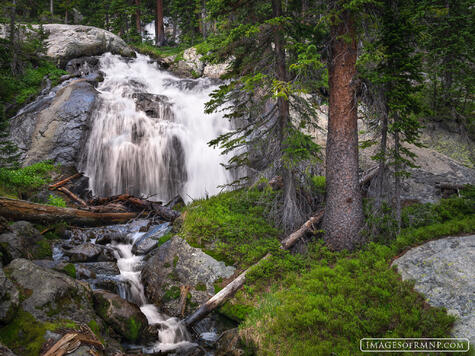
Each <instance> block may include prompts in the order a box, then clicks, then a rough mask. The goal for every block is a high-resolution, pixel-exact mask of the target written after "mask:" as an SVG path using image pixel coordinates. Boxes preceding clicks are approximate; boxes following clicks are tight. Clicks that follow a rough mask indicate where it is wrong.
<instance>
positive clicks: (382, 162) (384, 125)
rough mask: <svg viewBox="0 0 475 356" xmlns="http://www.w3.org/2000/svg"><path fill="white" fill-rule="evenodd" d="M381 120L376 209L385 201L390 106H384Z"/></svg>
mask: <svg viewBox="0 0 475 356" xmlns="http://www.w3.org/2000/svg"><path fill="white" fill-rule="evenodd" d="M382 114H383V117H382V120H381V147H380V151H379V154H380V157H379V164H378V176H377V178H376V179H377V181H376V188H377V190H376V209H379V208H380V207H381V205H382V201H383V185H384V174H385V173H386V150H387V141H388V107H387V104H386V105H385V107H384V113H382Z"/></svg>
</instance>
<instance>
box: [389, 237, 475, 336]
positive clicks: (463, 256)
mask: <svg viewBox="0 0 475 356" xmlns="http://www.w3.org/2000/svg"><path fill="white" fill-rule="evenodd" d="M393 265H394V266H397V270H398V272H399V273H400V274H401V276H402V279H403V280H414V281H415V285H414V288H415V289H416V290H417V291H418V292H420V293H422V294H423V295H424V296H425V297H426V298H427V299H426V300H427V302H428V303H429V304H430V305H432V306H436V307H444V308H446V309H447V311H448V313H449V314H452V315H455V316H456V317H457V320H456V322H455V325H454V328H453V330H452V335H453V336H454V337H466V338H468V339H469V340H470V342H471V343H472V344H473V343H475V235H471V236H459V237H447V238H443V239H440V240H434V241H430V242H427V243H425V244H423V245H421V246H418V247H415V248H413V249H411V250H409V251H408V252H406V253H405V254H404V255H403V256H401V257H399V258H398V259H396V260H395V261H394V262H393Z"/></svg>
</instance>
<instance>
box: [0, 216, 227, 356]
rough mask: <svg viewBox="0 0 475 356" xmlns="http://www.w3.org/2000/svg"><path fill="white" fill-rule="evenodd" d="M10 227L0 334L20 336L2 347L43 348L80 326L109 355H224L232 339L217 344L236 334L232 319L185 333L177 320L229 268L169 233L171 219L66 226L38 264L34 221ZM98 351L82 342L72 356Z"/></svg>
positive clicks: (1, 278) (0, 240)
mask: <svg viewBox="0 0 475 356" xmlns="http://www.w3.org/2000/svg"><path fill="white" fill-rule="evenodd" d="M9 229H10V231H6V232H4V233H3V234H1V235H0V246H1V248H0V250H1V252H2V262H3V268H2V269H0V284H1V287H2V288H1V289H0V336H2V340H6V339H8V335H7V334H8V333H10V334H12V335H13V334H16V335H17V336H24V339H23V340H22V341H21V343H19V342H17V341H15V340H11V342H10V343H9V344H8V346H10V347H11V348H12V349H13V351H16V352H18V353H19V354H23V353H26V354H27V353H28V352H26V349H28V348H31V347H36V348H37V350H38V351H39V350H41V348H42V347H43V351H45V348H47V347H51V346H52V345H54V343H55V342H57V341H58V340H60V339H61V338H62V337H63V335H65V334H66V333H67V332H68V331H69V332H71V330H75V331H77V330H78V329H80V328H81V327H82V328H85V329H87V330H89V331H92V332H94V333H95V334H96V335H97V337H98V339H99V340H102V342H103V344H104V345H105V346H106V348H105V350H104V352H105V354H107V355H109V354H110V355H120V354H123V353H124V352H127V353H130V352H132V353H141V352H142V353H148V354H176V355H205V354H206V355H213V354H216V355H219V354H221V355H224V354H227V352H228V351H223V350H229V349H228V347H229V343H228V342H226V343H225V345H222V346H221V347H218V346H217V345H220V337H221V340H223V338H226V339H229V338H230V337H231V338H232V335H233V331H232V330H230V329H233V328H234V327H235V326H236V325H235V324H234V323H233V322H232V321H230V320H227V319H225V318H224V317H222V316H219V315H212V316H210V317H208V318H206V319H204V320H203V321H201V322H200V323H198V324H197V325H196V326H194V328H193V330H186V328H185V327H184V326H183V325H182V323H181V321H180V320H181V318H183V316H185V315H187V314H188V313H190V312H192V311H193V310H194V309H195V308H196V307H197V306H198V305H199V304H201V303H203V302H204V301H206V300H207V299H208V298H209V297H210V296H211V295H213V294H214V289H215V285H216V283H217V282H219V281H220V280H223V279H227V278H230V277H231V276H232V275H233V274H234V268H233V267H230V266H225V264H224V263H223V262H218V261H216V260H215V259H213V258H212V257H210V256H208V255H206V254H205V253H204V252H202V251H201V250H199V249H197V248H193V247H191V246H190V245H188V244H187V243H186V241H184V240H183V239H181V238H180V237H178V236H174V235H173V234H172V233H171V226H170V224H169V223H166V222H161V221H153V220H146V219H140V220H135V221H133V222H131V223H129V224H124V225H113V226H106V227H99V228H74V229H71V230H66V231H64V233H63V234H62V236H61V237H62V239H58V240H52V241H48V242H47V243H48V244H49V246H51V248H52V250H51V252H52V255H51V258H41V259H35V257H38V256H41V255H38V254H37V252H35V251H36V249H37V248H38V241H45V238H43V237H42V236H41V235H40V233H39V232H38V231H37V230H36V229H35V228H34V227H33V226H32V225H31V224H30V223H27V222H16V223H14V224H13V225H11V226H10V228H9ZM40 246H41V244H40ZM23 324H28V325H23ZM1 325H6V326H4V327H3V328H1ZM31 325H33V329H34V330H32V326H31ZM86 326H87V327H86ZM5 335H7V336H5ZM221 344H222V342H221ZM32 345H33V346H32ZM223 348H224V349H223ZM94 349H96V351H98V350H99V349H100V348H98V347H94V346H93V345H87V344H81V345H80V347H79V348H78V349H77V350H76V351H74V352H73V353H71V354H72V355H82V354H84V352H88V350H94ZM5 352H6V351H5Z"/></svg>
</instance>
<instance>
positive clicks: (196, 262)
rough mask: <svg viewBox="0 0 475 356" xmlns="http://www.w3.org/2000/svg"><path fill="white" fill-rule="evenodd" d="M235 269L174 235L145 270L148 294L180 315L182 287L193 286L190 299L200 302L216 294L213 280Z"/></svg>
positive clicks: (144, 277)
mask: <svg viewBox="0 0 475 356" xmlns="http://www.w3.org/2000/svg"><path fill="white" fill-rule="evenodd" d="M234 271H235V269H234V267H231V266H226V265H225V264H224V262H218V261H216V260H215V259H214V258H212V257H211V256H209V255H207V254H205V253H204V252H203V251H201V250H200V249H198V248H194V247H191V246H190V245H189V244H188V243H187V242H186V241H185V240H183V239H182V238H180V237H178V236H174V237H173V238H172V239H170V240H169V241H167V242H165V243H164V244H163V245H161V246H160V247H159V248H158V249H157V250H156V252H155V253H154V255H153V257H151V258H150V259H149V260H148V261H147V263H146V265H145V267H144V269H143V270H142V281H143V284H144V287H145V295H146V296H147V298H148V299H149V301H151V302H153V303H156V304H157V305H160V306H161V308H162V309H163V310H164V311H165V312H166V313H167V314H169V315H172V316H179V315H180V305H179V295H180V287H181V286H190V287H191V289H190V294H191V302H192V303H196V304H201V303H203V302H205V301H206V300H208V298H209V297H210V296H211V295H214V283H215V281H217V280H218V279H220V278H222V279H226V278H229V277H231V276H232V275H233V273H234Z"/></svg>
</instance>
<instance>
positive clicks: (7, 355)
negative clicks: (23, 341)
mask: <svg viewBox="0 0 475 356" xmlns="http://www.w3.org/2000/svg"><path fill="white" fill-rule="evenodd" d="M0 355H1V356H16V355H15V354H14V353H13V351H12V350H10V349H9V348H8V347H6V346H4V345H2V344H1V343H0Z"/></svg>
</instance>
